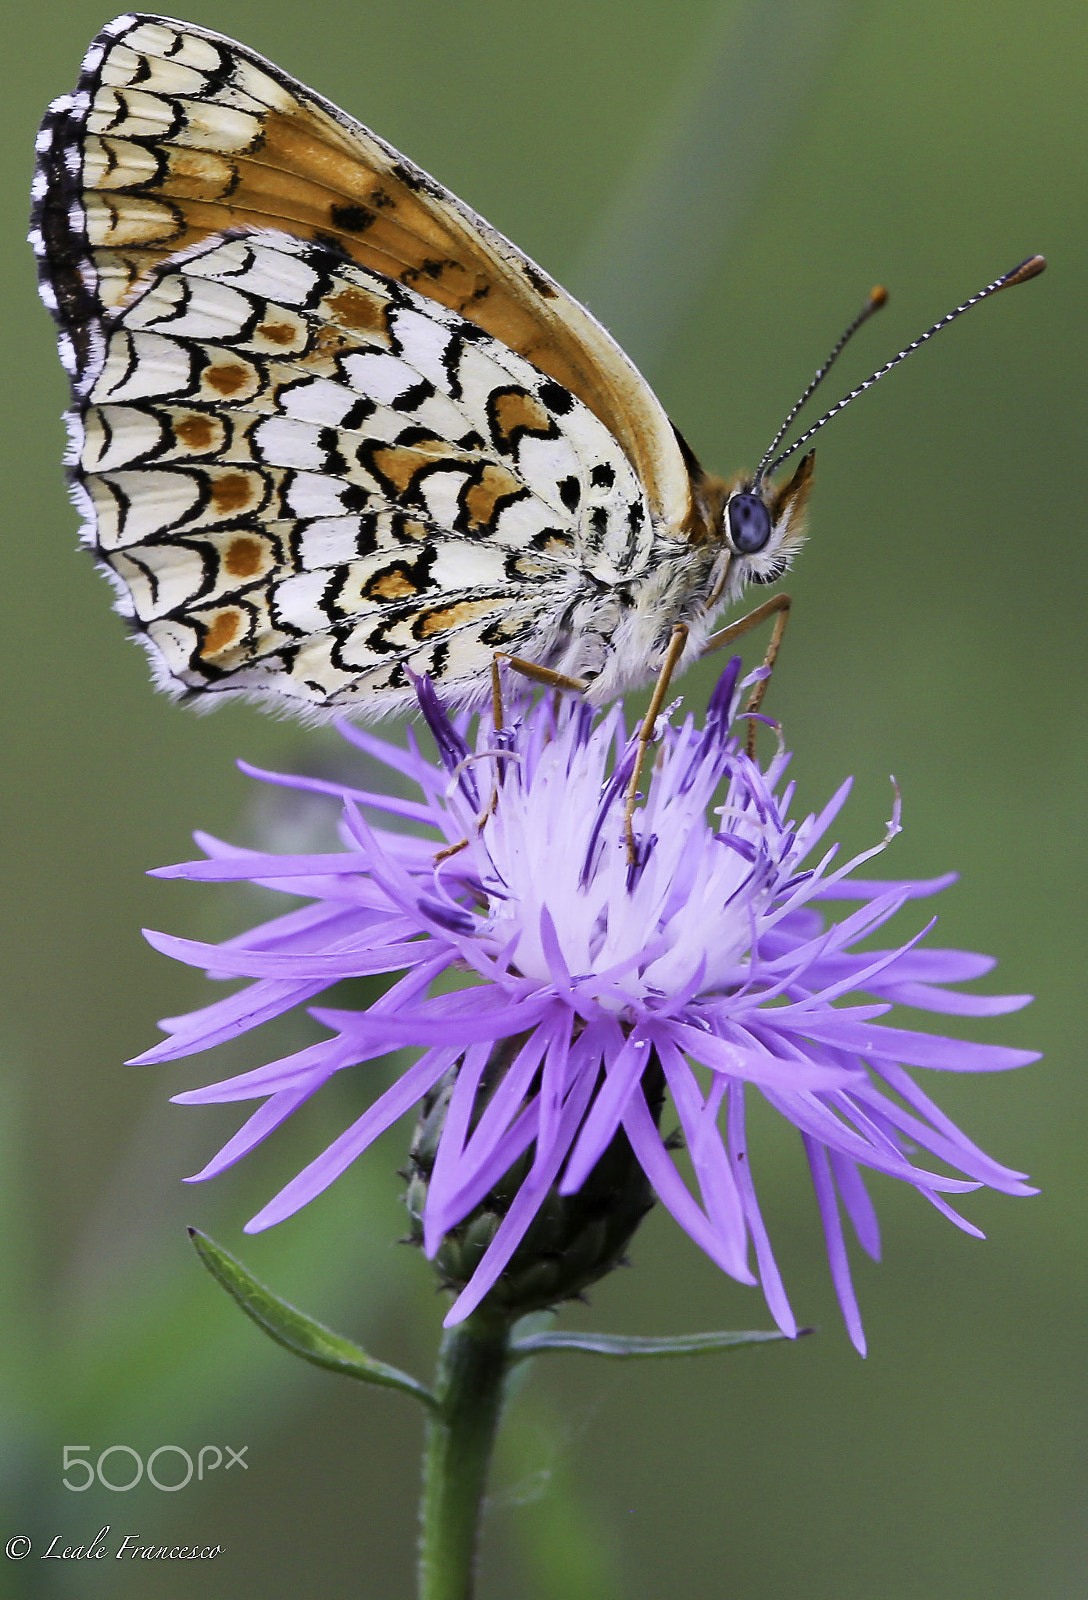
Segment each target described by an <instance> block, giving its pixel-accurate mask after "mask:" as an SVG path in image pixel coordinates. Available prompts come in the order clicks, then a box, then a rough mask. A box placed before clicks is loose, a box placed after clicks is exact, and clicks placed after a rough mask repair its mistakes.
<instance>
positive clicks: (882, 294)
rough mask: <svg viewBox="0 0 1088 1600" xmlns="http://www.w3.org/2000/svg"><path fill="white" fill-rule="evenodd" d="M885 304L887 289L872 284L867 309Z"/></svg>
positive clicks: (880, 285)
mask: <svg viewBox="0 0 1088 1600" xmlns="http://www.w3.org/2000/svg"><path fill="white" fill-rule="evenodd" d="M1039 270H1040V272H1041V271H1042V268H1041V267H1040V269H1039ZM887 303H888V291H887V289H885V287H884V285H883V284H882V283H876V284H874V285H873V287H872V288H871V289H870V290H869V309H870V310H871V311H879V310H880V308H881V306H886V305H887Z"/></svg>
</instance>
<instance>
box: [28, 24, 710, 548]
mask: <svg viewBox="0 0 1088 1600" xmlns="http://www.w3.org/2000/svg"><path fill="white" fill-rule="evenodd" d="M34 199H35V212H34V222H33V232H32V235H31V238H32V241H33V242H34V244H35V248H36V250H37V252H38V255H39V260H40V266H41V276H42V293H43V297H44V298H45V299H46V302H47V304H49V305H50V308H51V309H52V310H53V312H54V314H55V316H56V317H57V320H58V322H59V323H60V326H61V348H62V356H63V357H64V359H65V363H66V365H67V366H68V368H69V370H70V372H71V373H72V376H73V381H74V382H75V383H76V385H77V393H78V392H79V385H80V384H81V383H83V382H84V381H85V374H86V373H87V372H88V370H89V369H90V368H91V367H92V366H93V364H94V363H95V360H96V349H95V346H96V341H98V340H99V339H100V337H101V330H102V325H103V322H104V321H106V322H107V323H108V322H109V320H110V319H111V318H112V317H113V316H115V315H116V313H117V311H118V309H119V308H120V307H122V306H123V305H124V303H125V302H126V298H127V297H128V296H129V295H130V294H132V293H133V292H134V289H136V288H138V286H139V284H140V283H141V281H142V280H143V279H144V278H146V276H147V275H148V274H149V273H150V272H153V271H154V270H155V269H156V267H158V266H159V265H160V264H161V263H162V262H163V261H164V260H166V259H167V258H169V257H172V256H174V255H176V254H178V253H179V252H183V251H187V250H190V249H191V248H192V247H194V246H197V245H199V244H200V243H201V241H203V240H205V239H207V238H208V237H209V236H210V235H214V234H222V233H225V232H227V231H229V230H230V229H235V228H244V229H276V230H281V231H282V232H284V233H286V234H289V235H291V236H292V237H294V238H297V239H300V240H303V241H316V242H326V243H330V244H333V245H335V246H337V247H339V248H340V249H341V250H343V251H344V252H346V254H347V255H348V256H349V257H350V258H351V259H352V260H353V261H355V262H357V263H358V264H360V265H361V266H363V267H367V268H370V269H372V270H373V271H375V272H377V273H380V274H382V275H383V276H384V277H386V278H388V279H392V280H393V281H395V282H397V283H399V284H403V285H405V286H407V287H409V288H411V289H413V290H415V291H416V292H417V293H418V294H420V295H421V296H423V297H424V298H425V299H427V300H429V301H432V302H434V303H435V304H437V305H438V306H440V307H444V308H447V309H448V310H450V311H452V312H455V313H457V314H459V315H460V316H461V317H463V318H466V319H468V320H469V321H470V322H472V323H473V324H474V325H475V326H476V327H478V328H480V329H482V330H483V331H484V332H485V333H487V334H489V335H491V336H492V338H493V339H494V340H495V341H497V342H500V343H501V344H503V345H505V346H507V347H508V348H509V349H510V350H511V351H512V352H514V354H515V355H516V356H518V357H521V358H522V359H523V360H524V361H525V362H527V363H529V364H530V365H531V366H532V367H534V368H536V369H537V370H538V371H539V372H540V373H543V374H546V375H547V376H548V377H550V378H552V379H554V380H555V381H556V382H557V383H558V384H560V385H562V386H563V388H564V389H565V390H567V391H569V392H570V393H572V394H573V395H575V396H577V397H578V398H579V399H580V400H581V401H582V402H583V403H584V404H585V406H587V407H588V408H589V410H590V411H591V412H592V413H593V414H594V415H595V416H596V417H597V418H598V420H599V421H600V422H601V423H603V425H604V427H605V428H606V429H607V430H608V431H609V432H610V433H611V434H612V435H613V436H614V437H615V439H616V440H618V441H619V443H620V445H621V446H622V448H623V450H624V452H625V453H626V455H627V457H628V459H629V461H630V462H631V464H632V465H633V467H634V468H635V470H636V472H637V474H638V476H639V478H640V480H641V482H642V484H643V486H644V489H645V492H646V497H647V500H648V503H649V506H650V510H651V514H652V516H653V518H654V520H655V522H656V523H657V524H658V526H659V527H660V528H661V529H662V530H663V531H665V532H668V533H671V534H672V535H673V537H678V536H680V534H681V532H682V530H683V529H685V527H686V526H687V525H688V522H689V519H690V517H691V515H692V499H691V488H690V479H689V472H688V467H687V466H686V465H685V463H684V460H683V457H682V455H681V452H680V449H679V447H678V445H677V442H676V439H675V437H674V434H673V431H672V429H671V426H670V424H669V422H668V419H667V418H666V416H665V414H664V412H663V411H662V409H661V406H660V405H659V403H658V401H657V400H656V398H655V397H654V395H653V393H652V391H651V390H650V389H649V387H648V385H647V384H646V382H645V380H644V379H643V378H642V377H641V376H640V374H639V373H638V372H637V370H636V369H635V367H634V366H633V365H632V363H631V362H630V361H629V360H628V359H627V357H626V356H625V355H624V354H623V352H622V351H621V350H620V348H619V347H618V345H617V344H616V343H615V341H614V340H613V339H612V338H611V337H610V336H609V335H608V334H607V333H606V332H605V330H604V329H603V328H602V327H601V326H600V325H599V324H598V323H597V322H596V321H595V320H594V318H593V317H592V316H590V314H589V313H588V312H587V311H586V310H585V309H584V308H583V307H582V306H580V305H579V304H578V303H577V302H576V301H575V300H573V299H572V298H571V297H570V296H569V295H567V294H566V293H565V292H564V290H563V289H561V288H560V287H559V285H558V284H556V283H555V282H553V280H552V279H551V278H549V277H548V276H547V274H545V273H544V272H542V271H541V269H540V268H539V267H537V266H535V265H534V264H533V263H532V262H531V261H530V260H529V259H528V258H527V257H526V256H524V255H523V254H522V253H521V252H520V251H518V250H517V249H516V248H515V247H514V246H513V245H512V244H510V243H509V241H508V240H506V239H504V238H503V237H502V236H501V235H500V234H498V233H497V232H496V231H495V230H494V229H492V228H491V227H490V226H489V225H488V224H487V223H486V222H484V221H483V219H482V218H480V217H478V216H476V215H475V213H474V212H472V211H471V210H470V209H469V208H468V207H467V206H465V205H464V204H462V202H460V201H459V200H457V199H456V197H455V196H453V195H452V194H450V193H449V192H448V191H447V190H446V189H444V188H442V187H441V185H439V184H438V183H436V182H435V181H434V180H433V179H431V178H429V177H428V176H427V175H426V174H425V173H424V172H422V171H421V170H420V169H419V168H417V167H415V166H413V164H412V163H411V162H409V161H407V160H406V159H405V158H404V157H403V156H401V155H399V154H398V152H397V151H395V150H394V149H392V147H391V146H389V145H387V144H385V143H384V142H383V141H382V140H381V139H379V138H377V137H376V135H374V134H372V133H370V132H369V131H368V130H367V129H366V128H364V127H363V126H362V125H361V124H359V123H357V122H355V121H354V120H353V119H351V118H350V117H348V116H346V115H345V114H344V113H343V112H341V111H339V110H338V109H337V108H336V107H335V106H333V105H331V104H330V103H329V102H327V101H324V100H322V99H321V98H320V97H318V96H317V95H315V94H313V93H312V92H311V91H309V90H307V89H305V88H303V86H302V85H301V84H299V83H297V82H295V81H294V80H293V79H291V78H290V77H288V76H287V75H286V74H284V73H283V72H281V71H280V70H279V69H277V68H276V67H274V66H272V65H271V64H270V63H268V62H266V61H264V60H262V59H261V58H260V57H259V56H257V55H255V54H254V53H253V52H251V51H248V50H246V49H244V48H243V47H242V46H240V45H237V44H235V43H233V42H232V41H230V40H229V39H226V38H223V37H221V36H220V35H218V34H215V33H211V32H207V31H205V30H202V29H199V28H195V27H192V26H190V25H189V24H186V23H181V22H174V21H171V20H170V19H168V18H164V17H157V16H145V15H136V16H124V17H120V18H118V19H117V20H116V21H115V22H113V23H111V24H109V26H108V27H107V28H105V29H104V30H103V32H102V33H101V34H100V35H99V36H98V38H97V39H96V40H95V42H94V44H93V45H92V47H91V49H90V50H89V52H88V54H87V56H86V59H85V61H84V65H83V71H82V74H81V77H80V81H79V84H78V86H77V89H76V91H75V93H74V94H72V95H67V96H64V97H62V98H61V99H60V100H58V101H56V102H54V104H53V106H52V107H51V108H50V112H49V114H48V116H47V117H46V120H45V122H44V123H43V125H42V130H41V133H40V135H39V141H38V170H37V174H36V177H35V188H34Z"/></svg>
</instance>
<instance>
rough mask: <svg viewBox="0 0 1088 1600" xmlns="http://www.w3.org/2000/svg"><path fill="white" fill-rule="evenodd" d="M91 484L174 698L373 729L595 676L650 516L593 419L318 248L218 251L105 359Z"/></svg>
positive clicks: (92, 418)
mask: <svg viewBox="0 0 1088 1600" xmlns="http://www.w3.org/2000/svg"><path fill="white" fill-rule="evenodd" d="M75 425H76V438H75V440H74V453H75V461H74V480H75V484H76V488H77V494H78V497H79V499H80V501H81V504H82V507H83V510H84V512H85V514H86V517H87V525H88V526H87V538H88V541H89V542H90V543H91V544H92V546H93V548H94V550H95V553H96V554H97V555H98V556H99V558H100V559H101V560H102V561H103V562H104V563H105V564H106V566H107V567H108V569H109V572H110V574H111V576H112V577H113V579H114V582H115V586H116V588H117V590H118V595H119V603H120V609H121V610H122V611H123V612H124V613H125V614H126V615H127V616H129V617H130V618H131V620H132V622H133V624H134V625H135V627H136V628H137V630H138V631H139V633H140V634H141V636H142V637H143V639H144V642H145V643H146V645H147V647H148V649H149V653H150V654H151V657H152V660H153V663H154V666H155V669H156V674H157V676H158V678H159V680H160V682H161V683H162V685H163V686H164V687H167V688H171V689H173V690H174V691H175V692H176V691H185V690H204V691H211V693H212V695H214V694H216V693H239V692H241V693H247V694H257V695H261V696H266V695H268V694H269V693H271V694H273V695H276V696H279V697H280V698H281V701H282V702H283V703H284V704H285V705H286V704H293V705H294V706H295V707H296V708H300V709H305V708H306V707H310V708H312V709H313V710H314V711H321V710H322V709H325V708H330V707H347V706H357V707H359V708H360V709H362V710H363V711H364V712H370V713H376V714H380V713H381V712H383V711H389V710H397V709H401V708H402V707H403V706H404V705H405V703H406V702H407V700H408V699H409V698H410V696H411V682H410V678H409V676H408V673H409V672H415V673H417V674H418V673H422V672H428V673H430V674H431V676H432V677H434V678H435V679H436V680H437V681H439V682H440V683H441V684H442V686H443V688H444V691H445V692H446V693H447V695H448V696H449V697H450V698H451V699H452V700H454V701H455V702H460V703H467V702H469V701H472V700H475V699H479V698H480V696H481V694H482V693H486V689H487V684H488V674H489V668H490V663H491V659H492V656H493V654H494V652H495V651H500V650H501V651H507V652H511V653H514V654H522V655H527V656H528V657H529V658H530V659H532V660H533V661H536V662H540V663H543V664H548V665H552V666H555V667H557V668H558V669H559V670H561V671H564V672H571V673H580V674H586V675H588V676H593V675H594V674H595V673H598V672H600V670H601V668H602V664H603V662H604V660H605V658H606V657H607V655H608V652H609V640H610V639H611V636H612V634H613V632H614V630H615V628H616V625H617V616H616V615H615V614H614V613H615V612H616V610H617V607H620V606H622V599H621V596H622V593H623V589H624V583H625V580H626V579H628V578H633V579H634V578H638V577H639V576H641V575H642V574H643V573H645V572H646V570H647V569H648V568H650V567H652V565H653V550H654V541H655V534H654V531H653V528H652V523H651V517H650V511H649V506H648V503H647V500H646V497H645V495H644V493H643V490H642V487H641V485H640V484H639V481H638V479H637V478H636V476H635V473H634V472H633V470H632V468H631V466H630V464H629V462H628V461H627V458H626V455H625V454H624V452H623V451H622V450H621V449H620V447H619V445H618V443H617V441H616V440H615V439H614V438H613V437H612V435H611V434H610V433H609V431H608V429H607V428H606V427H605V426H604V425H603V424H602V423H601V422H600V421H599V419H598V418H597V417H596V416H595V415H594V414H593V412H592V411H590V410H589V408H588V407H586V406H585V405H583V403H582V402H581V401H580V400H579V399H578V398H577V397H576V396H575V395H573V394H572V393H571V392H570V391H569V390H568V389H566V388H565V387H564V386H563V385H561V384H559V383H558V382H557V381H556V380H554V379H553V378H551V377H548V376H546V375H544V374H542V373H541V372H539V371H538V370H537V369H536V368H535V366H533V365H531V364H530V363H529V362H528V361H526V360H524V359H523V358H522V357H520V356H518V355H517V354H516V353H515V352H513V351H512V350H511V349H510V348H509V347H508V346H507V345H505V344H504V343H501V342H500V341H498V340H496V339H493V338H492V337H490V336H489V335H487V334H485V333H483V332H482V331H481V329H480V328H479V327H478V326H477V325H476V324H475V323H472V322H469V321H468V320H467V319H465V318H463V317H462V316H461V315H460V314H459V313H458V312H456V311H451V310H448V309H447V308H445V307H443V306H441V305H440V304H438V303H437V302H435V301H434V300H430V299H426V298H424V297H423V296H422V295H419V294H417V293H416V292H415V291H414V290H412V289H410V288H407V287H405V286H404V285H403V284H401V283H400V282H398V281H397V280H394V279H391V278H387V277H384V276H382V275H380V274H378V273H376V272H373V271H370V270H368V269H366V268H363V267H360V266H357V265H356V264H355V263H354V262H353V261H352V260H351V259H350V257H348V255H347V254H346V253H345V252H344V251H342V250H340V249H339V248H336V247H334V246H332V245H329V244H325V243H321V242H318V243H306V242H304V241H301V240H299V239H297V238H293V237H291V236H289V235H285V234H279V233H272V232H264V231H262V232H258V233H245V232H241V233H237V234H234V235H231V236H228V237H226V238H222V237H219V236H214V237H212V238H210V239H207V240H205V241H204V242H203V243H202V244H199V245H197V246H196V247H195V248H193V249H191V250H190V251H188V252H187V253H186V254H184V255H182V256H180V257H176V258H171V259H169V260H167V261H165V262H164V263H163V264H162V265H160V266H158V267H155V268H153V269H152V270H151V271H150V272H149V273H147V274H146V275H145V276H144V278H143V279H141V282H140V285H138V287H137V290H136V292H135V293H134V294H133V295H132V296H131V298H130V299H129V300H127V301H126V302H125V303H124V304H123V305H122V306H121V308H120V309H119V310H118V311H116V312H115V313H114V314H113V315H112V316H111V317H110V318H109V319H108V321H107V323H106V325H105V331H104V335H103V338H102V341H101V343H100V345H99V346H98V347H97V348H95V349H93V350H91V351H90V352H89V356H88V364H87V367H86V369H85V373H84V396H83V399H82V402H81V404H80V407H79V409H78V411H77V413H76V416H75Z"/></svg>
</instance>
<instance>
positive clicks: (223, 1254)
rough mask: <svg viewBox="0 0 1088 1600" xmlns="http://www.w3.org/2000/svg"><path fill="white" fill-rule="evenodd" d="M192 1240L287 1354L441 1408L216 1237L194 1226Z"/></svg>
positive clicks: (418, 1385) (244, 1307)
mask: <svg viewBox="0 0 1088 1600" xmlns="http://www.w3.org/2000/svg"><path fill="white" fill-rule="evenodd" d="M189 1237H190V1239H191V1240H192V1241H193V1244H194V1245H195V1246H196V1252H197V1255H198V1256H199V1257H200V1259H201V1261H203V1263H204V1265H205V1266H206V1267H207V1269H208V1271H209V1272H210V1273H211V1275H212V1277H213V1278H215V1279H216V1281H217V1282H218V1283H221V1284H222V1285H223V1288H224V1289H225V1290H226V1291H227V1293H228V1294H229V1295H230V1296H231V1297H232V1298H233V1299H234V1300H236V1301H237V1302H238V1304H239V1305H240V1306H241V1308H242V1310H243V1311H244V1312H245V1314H246V1316H247V1317H251V1318H252V1319H253V1321H254V1322H255V1323H256V1324H257V1326H258V1327H259V1328H263V1329H264V1331H265V1333H267V1334H268V1336H269V1338H271V1339H275V1341H276V1343H277V1344H281V1345H283V1347H284V1349H285V1350H290V1351H291V1352H292V1354H293V1355H296V1356H301V1357H302V1358H303V1360H304V1361H312V1362H313V1364H314V1366H316V1367H325V1368H326V1369H327V1370H328V1371H329V1372H341V1373H343V1374H344V1376H345V1377H348V1378H358V1379H360V1380H361V1381H362V1382H363V1383H376V1384H380V1385H381V1386H382V1387H383V1388H386V1389H399V1390H400V1392H401V1393H402V1394H410V1395H412V1397H413V1398H414V1399H416V1400H421V1401H422V1402H423V1404H424V1405H426V1406H430V1407H431V1409H432V1410H433V1409H435V1408H436V1407H437V1401H436V1400H435V1397H434V1395H433V1394H432V1393H431V1391H430V1390H429V1389H428V1388H426V1387H425V1385H424V1384H422V1383H420V1382H419V1380H418V1379H416V1378H413V1377H411V1376H410V1375H409V1374H408V1373H407V1372H401V1371H400V1370H399V1369H398V1368H397V1367H390V1366H387V1364H386V1363H385V1362H384V1361H375V1360H374V1358H373V1356H368V1355H367V1353H366V1351H365V1350H363V1349H361V1348H360V1346H359V1345H357V1344H352V1342H351V1340H350V1339H342V1338H341V1337H340V1336H339V1334H336V1333H333V1332H332V1331H331V1330H330V1329H328V1328H326V1327H323V1326H322V1324H321V1323H320V1322H314V1321H313V1320H312V1319H311V1318H310V1317H307V1316H305V1315H304V1313H303V1312H301V1311H299V1310H297V1309H296V1308H295V1307H294V1306H292V1305H288V1303H287V1301H286V1300H281V1299H280V1298H279V1296H278V1295H274V1294H273V1293H272V1291H271V1289H266V1288H265V1286H264V1284H263V1283H258V1282H257V1279H256V1278H254V1277H253V1276H252V1275H251V1274H250V1273H249V1272H248V1271H247V1270H246V1268H245V1267H243V1265H242V1263H241V1262H240V1261H237V1260H236V1259H235V1258H234V1256H232V1255H231V1254H230V1253H229V1252H228V1251H226V1250H224V1249H223V1248H222V1246H221V1245H217V1244H216V1243H215V1241H214V1239H209V1238H208V1235H207V1234H206V1233H201V1232H200V1231H199V1229H197V1228H190V1229H189Z"/></svg>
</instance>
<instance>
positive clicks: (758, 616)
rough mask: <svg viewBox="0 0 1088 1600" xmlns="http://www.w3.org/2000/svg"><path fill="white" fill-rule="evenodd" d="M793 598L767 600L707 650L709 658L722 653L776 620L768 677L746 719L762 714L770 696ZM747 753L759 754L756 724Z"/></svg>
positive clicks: (715, 635)
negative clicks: (744, 636)
mask: <svg viewBox="0 0 1088 1600" xmlns="http://www.w3.org/2000/svg"><path fill="white" fill-rule="evenodd" d="M790 604H791V602H790V597H789V595H788V594H775V595H772V596H771V598H770V599H769V600H765V601H764V602H763V604H762V605H761V606H756V608H755V610H754V611H749V613H748V615H747V616H746V617H741V619H740V621H739V622H731V623H730V624H729V626H728V628H719V630H718V632H717V633H712V634H711V635H710V638H709V639H708V640H707V642H706V644H705V645H704V646H703V655H704V656H707V655H709V654H710V653H711V651H712V650H720V649H721V648H722V646H723V645H726V644H732V642H733V640H734V639H739V638H740V637H741V635H742V634H745V633H748V632H749V630H750V629H752V628H758V626H759V624H760V623H761V622H765V621H766V620H767V618H768V617H774V619H775V624H774V627H773V629H772V630H771V640H770V643H769V644H768V646H767V653H766V655H765V656H764V657H763V665H764V667H765V668H766V672H767V675H766V677H765V678H761V679H760V681H759V682H758V683H757V684H756V686H755V688H754V689H753V690H752V693H751V695H750V697H749V700H748V704H747V705H746V706H745V708H744V714H745V716H748V717H750V716H751V715H752V714H753V712H756V711H758V710H759V708H760V706H761V705H762V704H763V696H764V695H765V694H766V693H767V685H768V684H769V683H770V681H771V673H772V672H773V671H774V664H775V662H776V661H777V659H778V652H779V649H780V648H781V645H782V636H783V634H784V633H785V631H786V623H787V622H788V620H789V615H790ZM747 749H748V754H749V756H754V755H755V753H756V724H755V723H754V722H750V723H749V724H748V739H747Z"/></svg>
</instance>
